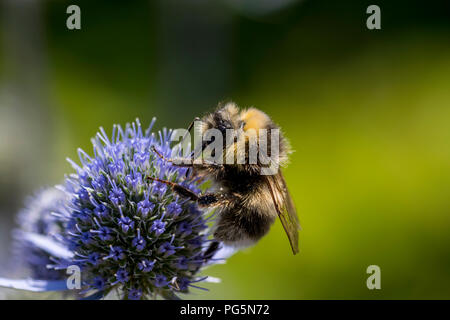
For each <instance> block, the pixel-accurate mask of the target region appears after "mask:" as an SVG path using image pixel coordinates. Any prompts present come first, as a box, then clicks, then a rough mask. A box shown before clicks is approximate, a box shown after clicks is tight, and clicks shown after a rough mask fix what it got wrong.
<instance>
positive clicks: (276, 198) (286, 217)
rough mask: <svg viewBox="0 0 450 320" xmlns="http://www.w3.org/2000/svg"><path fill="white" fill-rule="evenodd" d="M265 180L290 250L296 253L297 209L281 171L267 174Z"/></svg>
mask: <svg viewBox="0 0 450 320" xmlns="http://www.w3.org/2000/svg"><path fill="white" fill-rule="evenodd" d="M267 178H268V179H267V182H268V186H269V189H270V192H271V194H272V199H273V202H274V205H275V208H276V210H277V213H278V217H279V218H280V221H281V224H282V225H283V228H284V231H285V232H286V235H287V236H288V239H289V243H290V244H291V248H292V252H293V253H294V254H297V253H298V252H299V249H298V230H299V229H300V223H299V221H298V217H297V210H296V209H295V205H294V202H293V201H292V197H291V195H290V194H289V190H288V188H287V186H286V181H285V180H284V177H283V174H282V173H281V171H278V173H277V174H276V175H273V176H267Z"/></svg>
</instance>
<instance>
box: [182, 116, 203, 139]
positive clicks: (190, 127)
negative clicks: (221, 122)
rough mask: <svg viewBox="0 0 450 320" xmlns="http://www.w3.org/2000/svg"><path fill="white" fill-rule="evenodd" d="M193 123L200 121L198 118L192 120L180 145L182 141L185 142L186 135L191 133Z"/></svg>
mask: <svg viewBox="0 0 450 320" xmlns="http://www.w3.org/2000/svg"><path fill="white" fill-rule="evenodd" d="M195 121H201V119H200V118H199V117H195V118H194V120H192V122H191V123H190V124H189V127H188V128H187V132H186V134H185V135H184V137H183V140H181V143H183V142H184V140H186V137H187V136H188V133H190V132H191V129H192V127H193V126H194V124H195Z"/></svg>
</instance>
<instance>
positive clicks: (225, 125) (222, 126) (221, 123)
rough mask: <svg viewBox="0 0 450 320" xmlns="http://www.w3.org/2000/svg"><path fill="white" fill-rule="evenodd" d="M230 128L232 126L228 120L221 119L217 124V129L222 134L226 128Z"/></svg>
mask: <svg viewBox="0 0 450 320" xmlns="http://www.w3.org/2000/svg"><path fill="white" fill-rule="evenodd" d="M232 128H233V127H232V126H231V124H230V123H229V122H228V121H225V120H222V119H221V120H220V121H219V123H218V124H217V129H218V130H220V132H222V134H225V132H226V130H227V129H232Z"/></svg>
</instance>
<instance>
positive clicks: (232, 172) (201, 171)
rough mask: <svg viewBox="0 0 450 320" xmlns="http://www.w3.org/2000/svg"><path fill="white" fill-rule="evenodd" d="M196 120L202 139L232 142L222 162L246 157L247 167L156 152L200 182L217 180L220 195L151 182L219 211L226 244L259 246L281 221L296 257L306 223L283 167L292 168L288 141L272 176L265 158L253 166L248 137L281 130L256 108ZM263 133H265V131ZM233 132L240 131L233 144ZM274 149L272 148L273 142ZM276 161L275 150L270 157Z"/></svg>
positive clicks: (229, 109) (229, 107)
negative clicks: (210, 134) (214, 136)
mask: <svg viewBox="0 0 450 320" xmlns="http://www.w3.org/2000/svg"><path fill="white" fill-rule="evenodd" d="M196 120H198V122H199V123H200V126H199V131H200V133H201V134H204V133H206V132H207V131H208V130H211V129H215V130H216V132H217V130H218V132H219V133H220V134H221V135H222V136H223V138H224V140H226V141H227V143H224V144H223V147H222V149H221V150H220V151H221V155H219V159H223V158H225V157H227V156H229V155H230V154H232V155H234V156H236V158H239V157H241V159H243V160H244V161H243V162H241V163H229V162H227V161H198V159H197V161H195V160H196V158H195V157H194V155H193V154H191V155H192V156H191V157H189V158H183V159H178V161H176V159H168V158H165V157H164V156H163V155H161V154H160V153H159V152H158V150H156V149H154V148H153V151H154V152H155V153H156V154H157V155H158V156H159V157H161V158H163V159H164V160H166V161H169V162H171V163H172V164H173V165H176V166H183V167H188V168H191V174H192V175H193V176H194V177H205V178H206V179H209V180H211V181H212V182H213V185H214V186H215V189H214V190H215V191H214V192H208V193H204V194H199V195H198V194H196V193H194V192H193V191H191V190H189V189H187V188H186V187H184V186H181V185H179V184H175V183H173V182H170V181H165V180H161V179H158V178H152V177H149V179H152V180H156V181H159V182H161V183H165V184H167V185H169V186H170V187H171V188H172V189H173V191H174V192H175V193H177V194H179V195H180V196H182V197H186V198H189V199H191V200H192V201H195V202H197V203H198V205H199V206H200V207H216V212H217V219H216V223H215V226H214V229H213V230H214V238H215V239H216V240H217V241H219V242H222V243H224V244H225V245H228V246H233V247H247V246H250V245H253V244H255V243H256V242H257V241H258V240H260V239H261V238H262V237H263V236H264V235H266V234H267V233H268V231H269V229H270V227H271V225H272V224H273V223H274V222H275V220H276V218H277V217H279V219H280V221H281V223H282V225H283V228H284V230H285V232H286V234H287V237H288V240H289V243H290V245H291V248H292V252H293V253H294V254H296V253H298V252H299V249H298V230H299V229H300V224H299V220H298V217H297V212H296V209H295V206H294V203H293V201H292V198H291V195H290V194H289V191H288V188H287V186H286V182H285V179H284V177H283V174H282V172H281V169H280V166H283V165H285V164H286V162H287V159H288V155H289V153H290V147H289V144H288V142H287V140H286V139H285V138H284V136H283V135H282V133H279V134H278V139H277V140H276V143H277V145H278V146H277V147H278V154H277V157H275V159H271V161H272V162H275V163H274V164H275V165H276V168H277V170H276V171H275V172H273V173H272V174H261V169H263V167H264V164H263V163H262V162H261V160H260V158H257V161H253V162H252V161H250V160H251V154H250V152H249V150H250V149H251V147H250V138H249V135H248V134H246V133H248V132H250V131H252V130H253V131H255V132H263V133H259V135H261V134H265V135H267V137H269V136H270V135H271V134H272V133H273V131H275V130H277V131H278V132H279V127H278V126H277V125H276V124H275V123H274V122H273V121H272V120H271V119H270V117H269V116H268V115H267V114H265V113H264V112H262V111H261V110H258V109H256V108H249V109H245V110H240V109H239V108H238V107H237V106H236V105H235V104H234V103H226V104H224V105H219V107H218V108H217V109H216V110H215V111H214V112H212V113H209V114H207V115H205V116H204V117H203V118H201V119H200V118H196V119H195V120H194V121H196ZM194 121H193V122H192V123H191V125H190V126H189V129H188V130H189V131H190V130H191V129H192V127H193V124H194ZM261 129H264V130H262V131H261ZM229 130H233V131H234V132H235V135H234V136H233V138H232V140H230V139H227V131H229ZM259 141H260V140H258V141H257V143H258V142H259ZM266 141H268V140H266ZM211 143H212V142H211V141H203V143H202V144H201V149H202V151H205V150H206V149H207V148H208V146H209V145H210V144H211ZM239 143H243V144H244V145H245V148H238V145H239ZM268 144H269V145H270V141H269V143H268ZM257 147H260V145H257ZM269 149H271V148H269ZM213 153H214V152H213ZM213 155H214V154H213ZM270 156H271V154H270V151H269V152H268V157H270ZM221 157H223V158H221ZM217 158H218V157H217V154H215V159H217ZM272 164H273V163H272ZM217 246H218V243H217V242H216V243H213V244H212V246H211V247H210V249H208V250H207V251H209V252H212V251H214V250H215V249H216V248H217Z"/></svg>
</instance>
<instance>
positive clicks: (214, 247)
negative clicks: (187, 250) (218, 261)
mask: <svg viewBox="0 0 450 320" xmlns="http://www.w3.org/2000/svg"><path fill="white" fill-rule="evenodd" d="M219 249H220V242H219V241H213V242H211V244H210V245H209V247H208V249H206V250H205V252H204V253H203V259H205V260H209V259H211V258H212V257H213V256H214V255H215V254H216V252H217V251H218V250H219Z"/></svg>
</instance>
